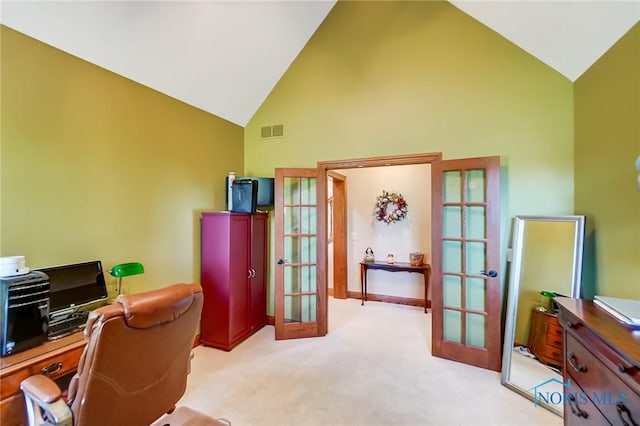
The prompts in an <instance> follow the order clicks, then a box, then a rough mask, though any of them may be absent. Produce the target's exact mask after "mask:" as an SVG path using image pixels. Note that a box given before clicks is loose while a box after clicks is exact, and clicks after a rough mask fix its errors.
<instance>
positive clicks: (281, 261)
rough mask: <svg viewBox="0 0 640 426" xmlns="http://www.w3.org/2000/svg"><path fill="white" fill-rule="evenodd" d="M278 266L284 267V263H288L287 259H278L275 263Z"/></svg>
mask: <svg viewBox="0 0 640 426" xmlns="http://www.w3.org/2000/svg"><path fill="white" fill-rule="evenodd" d="M276 263H277V264H278V265H284V264H285V263H289V261H288V260H287V259H278V261H277V262H276Z"/></svg>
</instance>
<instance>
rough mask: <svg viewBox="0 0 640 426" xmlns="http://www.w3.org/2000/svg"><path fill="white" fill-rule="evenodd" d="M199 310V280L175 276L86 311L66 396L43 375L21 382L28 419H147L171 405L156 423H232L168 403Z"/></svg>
mask: <svg viewBox="0 0 640 426" xmlns="http://www.w3.org/2000/svg"><path fill="white" fill-rule="evenodd" d="M201 310H202V288H201V287H200V286H199V285H198V284H175V285H172V286H169V287H166V288H162V289H159V290H154V291H149V292H146V293H140V294H132V295H127V296H120V297H119V298H118V300H117V301H116V303H114V304H112V305H108V306H104V307H102V308H99V309H97V310H95V311H93V312H91V314H90V315H89V320H88V321H87V325H86V328H85V338H86V339H87V341H88V342H87V346H86V347H85V350H84V353H83V354H82V357H81V358H80V363H79V365H78V372H77V373H76V374H75V375H74V377H73V378H72V379H71V383H70V385H69V394H68V403H65V402H64V400H63V399H62V398H61V393H60V389H59V388H58V386H57V385H56V384H55V383H54V382H53V381H51V380H50V379H49V378H48V377H45V376H42V375H37V376H32V377H29V378H27V379H26V380H24V381H23V382H22V383H21V385H20V387H21V389H22V391H23V393H24V395H25V401H26V405H27V415H28V419H29V424H43V423H45V422H50V423H53V424H62V425H76V426H78V425H91V426H94V425H127V426H135V425H141V426H142V425H145V426H146V425H149V424H151V423H153V422H154V421H156V420H158V419H159V418H160V417H162V416H163V415H164V414H165V413H168V412H170V411H171V412H172V414H171V415H169V416H164V417H162V418H161V419H160V421H159V424H162V425H165V424H166V425H174V424H197V425H226V424H229V423H228V422H227V421H224V420H222V419H221V420H222V421H218V420H216V419H213V418H211V417H208V416H205V415H203V414H201V413H198V412H197V411H194V410H191V409H188V408H186V407H185V408H183V407H181V408H178V409H177V410H175V411H173V410H174V408H175V404H176V403H177V402H178V400H179V399H180V398H181V397H182V395H183V394H184V392H185V389H186V384H187V374H188V373H189V364H190V360H191V349H192V345H193V339H194V336H195V332H196V328H197V325H198V322H199V320H200V311H201ZM43 417H44V419H43ZM43 420H44V421H43Z"/></svg>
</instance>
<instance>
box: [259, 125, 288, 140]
mask: <svg viewBox="0 0 640 426" xmlns="http://www.w3.org/2000/svg"><path fill="white" fill-rule="evenodd" d="M281 137H284V124H274V125H273V126H263V127H261V128H260V139H272V138H281Z"/></svg>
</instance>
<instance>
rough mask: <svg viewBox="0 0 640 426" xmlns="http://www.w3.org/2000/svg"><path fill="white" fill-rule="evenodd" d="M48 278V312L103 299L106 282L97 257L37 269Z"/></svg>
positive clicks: (105, 293)
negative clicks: (85, 260)
mask: <svg viewBox="0 0 640 426" xmlns="http://www.w3.org/2000/svg"><path fill="white" fill-rule="evenodd" d="M38 271H41V272H44V273H45V274H47V276H48V277H49V288H50V293H49V315H50V316H51V317H54V316H57V315H58V314H63V313H64V314H66V313H70V312H75V311H78V310H80V308H82V307H83V306H86V305H89V304H93V303H97V302H103V301H105V300H107V298H108V297H109V294H108V292H107V284H106V281H105V278H104V272H103V270H102V262H101V261H100V260H92V261H89V262H82V263H72V264H68V265H59V266H51V267H47V268H39V269H38Z"/></svg>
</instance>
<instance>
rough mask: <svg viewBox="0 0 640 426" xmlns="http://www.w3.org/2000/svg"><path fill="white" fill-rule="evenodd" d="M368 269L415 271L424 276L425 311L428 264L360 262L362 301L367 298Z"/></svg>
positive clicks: (429, 268) (427, 289)
mask: <svg viewBox="0 0 640 426" xmlns="http://www.w3.org/2000/svg"><path fill="white" fill-rule="evenodd" d="M370 269H378V270H381V271H387V272H417V273H418V274H422V275H423V276H424V311H425V312H427V306H428V304H427V297H428V296H427V294H428V291H429V277H430V275H431V266H430V265H426V264H423V265H420V266H414V265H411V264H410V263H407V262H395V263H386V262H360V291H361V293H362V303H360V305H361V306H362V305H364V302H365V301H366V300H367V271H368V270H370Z"/></svg>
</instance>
